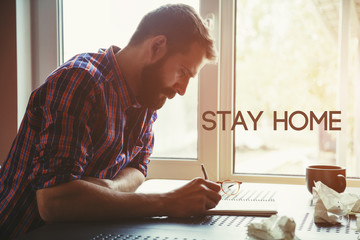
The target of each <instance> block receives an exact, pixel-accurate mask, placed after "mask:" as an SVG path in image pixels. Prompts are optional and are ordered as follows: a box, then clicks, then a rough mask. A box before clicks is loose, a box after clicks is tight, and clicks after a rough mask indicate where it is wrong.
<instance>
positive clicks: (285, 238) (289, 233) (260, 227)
mask: <svg viewBox="0 0 360 240" xmlns="http://www.w3.org/2000/svg"><path fill="white" fill-rule="evenodd" d="M295 228H296V223H295V221H294V220H293V219H292V218H289V217H286V216H278V215H272V216H271V217H270V218H267V219H262V220H261V221H259V222H252V223H250V224H249V225H248V236H249V237H250V239H258V240H275V239H276V240H293V239H297V238H296V237H295Z"/></svg>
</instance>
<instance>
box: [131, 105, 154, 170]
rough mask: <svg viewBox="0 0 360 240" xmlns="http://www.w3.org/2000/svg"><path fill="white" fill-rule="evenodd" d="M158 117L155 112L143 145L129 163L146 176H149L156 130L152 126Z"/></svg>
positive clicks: (143, 138) (143, 139) (144, 136)
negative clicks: (148, 171) (148, 169)
mask: <svg viewBox="0 0 360 240" xmlns="http://www.w3.org/2000/svg"><path fill="white" fill-rule="evenodd" d="M156 118H157V114H156V112H154V113H153V114H152V116H151V119H150V122H149V125H148V126H147V128H146V131H145V133H144V135H143V137H142V142H143V147H142V149H141V150H140V152H139V153H138V154H137V155H136V156H135V157H134V159H133V160H132V161H131V162H130V163H129V165H128V166H129V167H133V168H136V169H138V170H139V171H140V172H142V173H143V174H144V176H145V177H146V176H147V166H148V164H149V162H150V156H151V153H152V151H153V147H154V132H153V129H152V127H153V124H154V122H155V120H156Z"/></svg>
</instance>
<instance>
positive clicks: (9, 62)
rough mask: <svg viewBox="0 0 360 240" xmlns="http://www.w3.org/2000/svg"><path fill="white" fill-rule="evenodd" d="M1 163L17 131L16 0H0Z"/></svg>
mask: <svg viewBox="0 0 360 240" xmlns="http://www.w3.org/2000/svg"><path fill="white" fill-rule="evenodd" d="M0 36H1V37H0V53H1V54H0V164H1V163H2V162H3V161H4V160H5V158H6V156H7V154H8V151H9V149H10V146H11V143H12V141H13V139H14V137H15V135H16V131H17V93H16V90H17V74H16V71H17V70H16V1H14V0H1V1H0Z"/></svg>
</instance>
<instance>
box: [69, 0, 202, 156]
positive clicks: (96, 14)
mask: <svg viewBox="0 0 360 240" xmlns="http://www.w3.org/2000/svg"><path fill="white" fill-rule="evenodd" d="M166 3H185V4H189V5H191V6H193V7H194V8H195V10H196V11H199V1H194V0H182V1H175V0H146V1H144V0H131V1H119V0H102V1H99V0H63V51H64V60H65V61H66V60H68V59H69V58H71V57H73V56H74V55H75V54H78V53H81V52H97V51H98V49H99V48H108V47H109V46H111V45H117V46H119V47H124V46H125V45H126V44H127V43H128V41H129V39H130V37H131V35H132V33H133V32H134V31H135V29H136V27H137V25H138V23H139V22H140V20H141V18H142V17H143V16H144V15H145V14H146V13H148V12H149V11H151V10H153V9H155V8H157V7H159V6H161V5H164V4H166ZM197 82H198V81H197V79H191V80H190V83H189V86H188V89H187V93H186V94H185V96H183V97H180V96H177V97H175V98H174V99H172V100H170V101H167V103H166V104H165V106H164V107H163V108H162V109H160V110H159V111H158V120H157V121H156V123H155V126H154V132H155V148H154V153H153V155H152V156H153V157H166V158H197V99H198V94H197V91H198V90H197V89H198V84H197Z"/></svg>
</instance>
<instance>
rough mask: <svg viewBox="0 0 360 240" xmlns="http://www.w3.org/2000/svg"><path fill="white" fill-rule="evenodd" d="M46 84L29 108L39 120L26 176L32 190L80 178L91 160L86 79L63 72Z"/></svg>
mask: <svg viewBox="0 0 360 240" xmlns="http://www.w3.org/2000/svg"><path fill="white" fill-rule="evenodd" d="M46 84H47V86H46V88H42V91H41V92H38V93H36V94H37V96H35V100H34V107H33V108H32V109H31V111H33V115H36V116H38V118H39V119H41V125H40V126H38V129H36V131H37V132H38V134H37V137H36V143H35V144H34V151H35V154H34V159H33V161H32V172H31V175H30V177H29V178H30V180H31V183H32V186H33V188H34V189H35V190H37V189H41V188H47V187H51V186H55V185H58V184H61V183H65V182H69V181H71V180H75V179H80V178H81V176H82V175H83V174H84V172H85V169H86V167H87V165H88V164H89V161H91V159H92V140H91V132H90V131H91V130H90V127H89V122H90V121H91V120H90V118H91V117H90V116H92V112H91V111H92V108H93V107H92V100H93V96H94V90H92V89H91V84H90V80H89V78H86V77H85V75H84V73H83V72H82V71H81V70H80V69H79V70H69V71H66V70H65V71H64V72H63V73H58V74H57V75H56V77H54V78H53V79H50V80H49V81H48V82H47V83H46ZM35 128H36V127H35Z"/></svg>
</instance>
